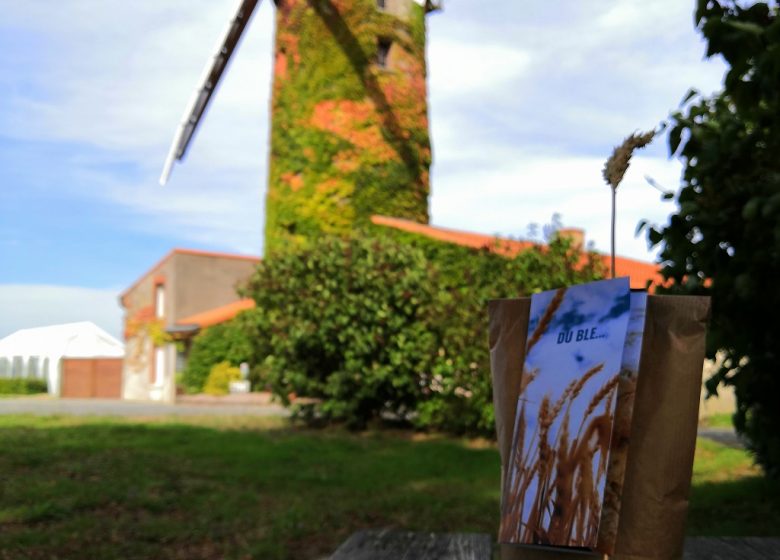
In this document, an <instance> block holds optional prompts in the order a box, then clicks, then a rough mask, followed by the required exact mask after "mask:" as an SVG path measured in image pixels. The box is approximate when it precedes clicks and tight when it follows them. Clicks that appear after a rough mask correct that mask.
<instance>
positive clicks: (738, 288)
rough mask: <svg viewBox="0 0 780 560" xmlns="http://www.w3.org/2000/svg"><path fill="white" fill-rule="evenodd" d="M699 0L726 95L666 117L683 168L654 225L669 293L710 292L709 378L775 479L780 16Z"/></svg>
mask: <svg viewBox="0 0 780 560" xmlns="http://www.w3.org/2000/svg"><path fill="white" fill-rule="evenodd" d="M743 6H745V3H736V2H734V1H730V0H724V1H712V0H709V1H708V0H699V2H698V6H697V9H696V23H697V27H698V29H699V30H700V32H701V33H702V35H703V36H704V38H705V39H706V40H707V43H708V51H707V55H708V56H714V55H721V56H722V57H723V58H724V59H725V61H726V62H727V63H728V65H729V70H728V73H727V74H726V77H725V82H724V89H723V91H722V92H721V93H720V94H718V95H715V96H714V97H710V98H704V97H702V96H700V95H698V94H696V93H695V92H691V94H690V95H689V96H688V97H687V98H686V101H685V102H684V106H683V107H682V109H681V110H680V111H678V112H676V113H674V114H673V115H672V117H671V129H670V132H669V147H670V152H671V154H672V155H677V156H678V157H679V158H680V159H681V161H682V162H683V165H684V175H683V182H682V187H681V189H680V191H679V192H678V194H677V198H676V201H677V203H678V205H679V209H678V211H677V212H676V213H674V214H673V215H672V216H671V218H670V220H669V223H668V224H666V225H665V226H663V227H656V228H651V229H650V230H649V232H648V233H649V240H650V242H651V244H655V245H660V246H661V253H660V259H661V262H662V263H663V268H662V272H663V274H664V276H666V277H668V278H671V279H673V281H674V282H673V287H672V288H671V289H672V291H673V292H675V293H688V294H710V295H711V296H712V304H713V315H712V322H711V325H710V336H709V341H708V355H709V357H711V358H712V357H715V355H716V352H718V351H722V353H723V354H722V355H723V356H725V361H724V362H723V366H722V367H721V368H720V370H719V371H718V372H717V373H716V374H715V375H714V376H713V377H712V378H711V379H710V380H709V381H708V387H709V389H710V391H712V392H715V391H716V388H717V386H718V384H720V383H724V384H726V385H731V386H733V387H734V388H735V391H736V395H737V401H738V405H737V412H736V415H735V417H734V421H735V426H736V427H737V429H738V430H739V431H740V432H741V433H743V434H744V435H746V436H747V437H748V439H749V442H750V448H751V449H752V451H753V452H754V454H755V457H756V459H757V461H758V462H759V463H760V464H761V465H762V466H763V467H764V469H765V471H766V472H767V473H769V474H772V475H775V476H778V475H780V406H778V402H779V401H780V371H778V370H780V354H779V352H780V345H779V344H778V341H780V321H778V311H780V290H778V289H777V279H778V278H780V157H778V154H780V20H778V8H777V4H776V3H772V4H771V5H769V4H767V3H765V2H759V3H755V4H752V5H750V6H746V7H743Z"/></svg>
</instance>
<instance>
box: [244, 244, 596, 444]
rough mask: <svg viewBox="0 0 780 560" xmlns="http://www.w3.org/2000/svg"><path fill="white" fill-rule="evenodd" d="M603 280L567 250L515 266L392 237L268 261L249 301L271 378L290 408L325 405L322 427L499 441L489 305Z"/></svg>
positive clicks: (488, 255)
mask: <svg viewBox="0 0 780 560" xmlns="http://www.w3.org/2000/svg"><path fill="white" fill-rule="evenodd" d="M602 273H603V270H602V268H601V266H600V265H599V264H597V261H594V260H592V259H588V258H586V259H585V260H584V262H583V260H582V257H581V254H580V253H578V252H575V251H571V250H570V249H569V247H568V244H567V243H566V242H565V241H562V240H555V241H553V242H552V243H551V244H550V246H549V248H548V249H544V250H542V249H540V248H532V249H529V250H527V251H524V252H522V253H520V254H519V255H517V256H516V257H513V258H507V257H503V256H500V255H497V254H495V253H494V252H491V251H489V250H487V249H482V250H474V249H468V248H464V247H458V246H455V245H450V244H446V243H441V242H437V241H432V240H429V239H426V238H423V237H420V236H415V235H411V234H405V233H401V232H394V231H389V230H382V231H381V232H377V234H376V236H375V237H372V238H362V239H356V238H353V239H348V240H341V239H335V238H328V239H323V240H320V241H319V242H317V243H316V244H314V245H313V246H311V247H309V248H304V249H300V250H298V251H296V252H291V253H288V254H284V255H276V256H275V257H274V258H272V259H266V260H265V261H264V262H263V263H261V264H260V265H259V267H258V270H257V272H256V274H255V275H254V277H253V279H252V281H251V282H250V285H249V288H248V294H249V295H251V296H252V297H254V299H255V300H256V302H257V308H258V309H259V310H263V311H262V312H263V313H264V314H265V316H266V319H267V324H268V325H270V338H269V339H267V340H268V343H269V352H268V358H267V359H266V360H265V362H264V366H265V368H266V370H267V372H268V374H267V375H268V380H269V382H270V384H271V387H272V388H273V390H274V392H275V393H276V394H277V395H278V396H279V397H280V398H281V399H282V400H283V401H285V402H290V400H289V399H290V395H291V394H295V395H297V396H301V397H309V398H313V399H316V402H318V403H319V404H318V405H317V406H316V409H315V411H314V412H315V413H316V414H317V415H318V416H322V417H325V418H327V419H332V420H338V421H346V422H347V423H349V424H351V425H353V426H362V425H364V424H365V423H366V422H367V421H369V420H371V419H372V418H376V417H378V416H380V415H382V414H383V413H390V414H392V415H395V416H396V417H399V418H407V419H411V420H412V421H414V422H415V423H416V424H417V425H418V426H420V427H428V428H436V429H445V430H448V431H454V432H461V433H462V432H471V433H477V432H479V433H484V434H492V433H493V429H494V424H493V421H494V417H493V409H492V393H491V384H490V364H489V355H488V349H487V311H486V302H487V300H488V299H491V298H496V297H513V296H522V295H529V294H531V293H533V292H538V291H541V290H545V289H551V288H554V287H559V286H561V285H565V284H573V283H578V282H584V281H588V280H591V279H595V278H597V277H600V276H601V274H602ZM255 342H258V340H257V339H255ZM258 353H259V351H256V352H255V354H258Z"/></svg>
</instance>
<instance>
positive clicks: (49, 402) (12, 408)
mask: <svg viewBox="0 0 780 560" xmlns="http://www.w3.org/2000/svg"><path fill="white" fill-rule="evenodd" d="M0 414H36V415H40V416H49V415H52V414H63V415H72V416H123V417H134V416H138V417H149V416H154V417H163V416H288V415H289V413H288V411H287V410H286V409H285V408H284V407H281V406H279V405H275V404H264V405H256V404H252V405H249V404H162V403H156V402H140V401H122V400H107V399H52V398H45V397H31V398H13V399H5V398H4V399H0Z"/></svg>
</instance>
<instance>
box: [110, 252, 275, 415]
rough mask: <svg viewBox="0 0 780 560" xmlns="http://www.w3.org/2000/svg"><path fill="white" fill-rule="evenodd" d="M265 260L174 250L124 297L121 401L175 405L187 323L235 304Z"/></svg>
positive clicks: (189, 330) (189, 331)
mask: <svg viewBox="0 0 780 560" xmlns="http://www.w3.org/2000/svg"><path fill="white" fill-rule="evenodd" d="M259 261H260V259H259V258H257V257H250V256H245V255H231V254H225V253H211V252H205V251H193V250H188V249H174V250H172V251H171V252H170V253H168V254H167V255H166V256H165V257H163V259H162V260H160V261H159V262H158V263H157V264H156V265H154V266H153V267H152V268H151V269H150V270H149V271H148V272H146V273H145V274H144V275H143V276H141V277H140V278H139V279H138V280H137V281H136V282H135V283H133V285H132V286H130V288H128V289H127V290H125V291H124V292H123V293H122V295H121V296H120V301H121V304H122V307H123V309H124V312H125V332H124V336H125V350H126V353H125V361H124V365H123V371H122V397H123V398H125V399H137V400H157V401H166V402H173V401H174V400H175V398H176V373H177V372H178V371H180V370H181V368H182V366H183V363H184V357H185V356H186V350H187V348H186V344H187V342H186V341H182V340H181V338H182V336H180V335H182V334H183V335H191V334H193V333H194V332H195V331H197V329H198V325H193V324H189V323H183V322H182V319H187V318H189V317H192V316H196V315H198V314H201V313H204V312H207V311H209V310H212V309H215V308H220V307H223V306H226V305H229V304H233V303H235V302H237V301H239V300H240V297H239V295H238V294H237V291H236V290H237V288H239V287H240V286H241V285H242V284H243V283H244V282H246V281H247V280H248V279H249V277H250V276H251V275H252V272H253V271H254V269H255V267H256V266H257V264H258V263H259ZM184 338H186V336H185V337H184Z"/></svg>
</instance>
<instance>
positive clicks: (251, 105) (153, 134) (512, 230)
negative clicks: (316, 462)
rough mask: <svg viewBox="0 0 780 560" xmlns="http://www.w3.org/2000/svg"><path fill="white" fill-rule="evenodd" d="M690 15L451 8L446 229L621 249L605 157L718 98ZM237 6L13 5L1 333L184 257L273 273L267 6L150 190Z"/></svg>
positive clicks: (443, 145) (4, 149)
mask: <svg viewBox="0 0 780 560" xmlns="http://www.w3.org/2000/svg"><path fill="white" fill-rule="evenodd" d="M693 5H694V2H693V1H692V0H691V1H690V2H688V1H685V0H683V1H681V0H656V1H655V2H652V3H647V2H639V1H638V0H617V1H612V2H597V1H595V0H587V1H578V2H574V1H567V2H554V3H553V2H534V3H526V2H507V1H498V0H486V1H484V2H473V1H472V0H449V1H445V10H444V11H443V12H441V13H437V14H432V15H431V16H429V19H428V24H429V43H428V47H429V49H428V60H429V84H428V86H429V94H430V114H431V123H432V135H433V150H434V164H433V169H432V192H433V195H432V198H431V212H432V221H433V223H434V224H437V225H441V226H446V227H451V228H460V229H466V230H472V231H480V232H485V233H491V234H492V233H500V234H507V235H514V236H524V234H525V233H526V228H527V225H528V224H529V223H532V222H535V223H544V222H546V221H549V220H550V217H551V215H552V214H553V213H554V212H559V213H560V214H561V215H562V218H563V222H564V224H566V225H567V226H577V227H582V228H584V229H585V230H586V236H587V239H588V240H590V241H593V242H594V243H595V244H596V247H597V248H599V249H601V250H606V249H608V232H609V224H608V216H609V212H608V204H609V192H608V189H607V187H605V186H604V185H603V183H602V181H601V175H600V172H601V167H602V166H603V162H604V160H605V159H606V157H607V156H608V155H609V153H610V151H611V149H612V147H613V146H614V145H615V144H617V143H619V142H620V141H621V140H622V138H623V137H624V136H626V135H627V134H629V133H631V132H632V131H634V130H637V129H646V128H650V127H652V126H654V125H656V124H657V123H658V122H659V121H661V120H662V119H663V118H664V117H665V116H666V115H667V114H668V112H669V110H670V109H673V108H674V107H676V106H677V104H678V103H679V101H680V99H681V98H682V96H683V95H684V94H685V92H686V90H687V89H688V88H689V87H691V86H696V87H698V88H700V89H702V90H703V91H705V92H711V91H714V90H716V89H718V87H719V83H720V81H721V78H722V73H723V65H722V63H721V62H720V61H706V62H705V61H703V53H704V45H703V44H702V43H701V41H700V39H699V37H698V35H697V34H696V33H695V32H694V30H693V23H692V15H691V14H692V10H693ZM234 7H235V0H165V1H164V2H161V1H159V0H135V1H134V2H123V1H119V0H62V1H60V2H43V1H28V2H17V1H14V0H0V8H1V9H2V13H3V18H2V20H0V185H2V187H0V216H2V218H0V258H2V262H3V263H4V266H3V267H0V336H4V335H6V334H8V333H10V332H12V331H13V330H15V329H17V328H22V327H29V326H37V325H42V324H48V323H53V322H59V321H67V320H83V319H87V320H94V321H95V322H97V323H98V324H100V325H101V326H102V327H104V328H106V329H107V330H108V331H109V332H111V333H113V334H118V333H119V332H120V321H121V310H120V309H119V306H118V304H117V303H116V295H117V294H118V293H119V292H120V291H121V290H122V289H123V288H125V287H126V286H128V285H130V284H131V283H132V281H133V280H134V279H135V278H136V277H138V276H139V275H140V274H141V273H143V272H144V271H145V270H146V269H147V268H148V267H149V266H150V265H152V264H153V263H154V262H155V261H156V260H157V259H159V258H160V257H161V256H162V255H163V254H164V253H165V252H166V251H167V250H168V249H170V248H171V247H173V246H184V247H193V248H203V249H214V250H223V251H231V252H232V251H235V252H242V253H250V254H259V253H260V251H261V247H262V243H263V241H262V229H263V223H262V216H263V198H264V184H265V175H266V152H267V138H268V113H267V107H268V103H269V92H270V76H271V47H272V39H273V27H272V23H273V22H272V15H273V8H272V3H271V2H264V3H262V4H261V7H260V9H259V10H258V11H257V13H256V14H255V17H254V19H253V21H252V23H251V25H250V27H249V29H248V31H247V33H246V34H245V37H244V40H243V42H242V45H241V47H240V49H239V51H238V53H237V54H236V55H235V57H234V60H233V61H232V63H231V67H230V68H229V70H228V73H227V76H226V79H225V80H224V83H223V84H222V87H221V89H220V91H219V92H218V93H217V96H216V98H215V101H214V103H213V105H212V107H211V108H210V110H209V112H208V114H207V118H206V120H205V121H204V123H203V125H202V127H201V129H200V130H199V132H198V135H197V137H196V139H195V143H194V145H193V147H192V148H191V150H190V153H189V154H188V158H187V161H186V162H185V164H184V165H178V166H177V167H176V169H174V173H173V176H172V178H171V181H170V183H169V184H168V186H166V187H165V188H161V187H159V186H158V185H157V177H158V176H159V173H160V169H161V166H162V163H163V160H164V158H165V154H166V151H167V148H168V144H169V142H170V140H171V137H172V135H173V133H174V130H175V128H176V125H177V123H178V121H179V118H180V116H181V113H182V111H183V109H184V106H185V104H186V102H187V100H188V98H189V96H190V94H191V93H192V90H193V88H194V87H195V85H196V82H197V81H198V79H199V76H200V73H201V71H202V68H203V65H204V64H205V62H206V60H207V59H208V57H209V56H210V55H211V54H212V51H213V48H214V44H215V42H216V40H217V39H218V38H219V36H220V34H221V32H222V30H223V28H224V26H225V24H226V23H227V21H228V19H229V18H230V16H231V15H232V12H233V10H234ZM679 173H680V169H679V165H678V164H677V163H675V162H670V161H669V160H668V159H667V157H666V145H665V140H664V139H661V140H659V141H657V143H656V144H655V145H654V146H652V147H651V148H650V149H648V150H647V151H646V152H645V153H643V155H642V156H641V157H638V158H636V161H635V164H634V166H633V167H632V169H631V170H630V171H629V173H628V175H627V177H626V180H625V182H624V184H623V185H622V186H621V192H620V194H619V199H620V200H619V230H618V231H619V239H620V242H619V247H618V249H619V252H620V253H621V254H625V255H628V256H633V257H636V258H645V259H650V258H652V255H651V254H649V253H648V252H647V250H646V244H645V242H644V240H643V239H636V238H634V229H635V227H636V224H637V222H638V221H639V220H640V219H642V218H647V219H650V220H651V221H663V220H664V219H665V217H666V215H667V214H668V212H669V210H670V209H671V207H670V206H668V205H664V204H662V203H661V202H660V201H659V195H658V193H657V192H656V191H654V190H652V189H651V188H650V187H648V186H647V185H646V183H645V181H644V179H643V177H644V176H645V175H652V176H653V177H654V178H656V179H657V180H658V181H659V182H660V183H662V184H663V185H665V186H667V187H669V188H674V187H676V185H677V183H678V180H679Z"/></svg>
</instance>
